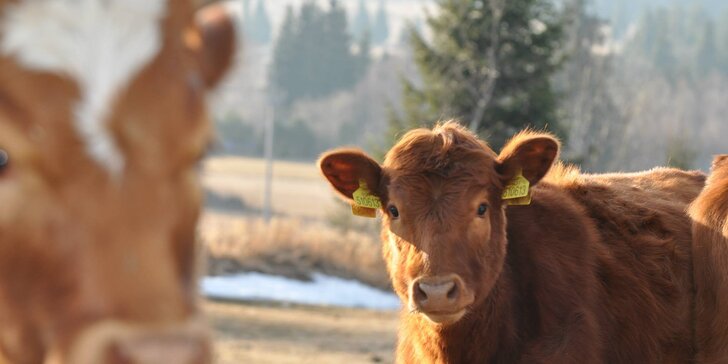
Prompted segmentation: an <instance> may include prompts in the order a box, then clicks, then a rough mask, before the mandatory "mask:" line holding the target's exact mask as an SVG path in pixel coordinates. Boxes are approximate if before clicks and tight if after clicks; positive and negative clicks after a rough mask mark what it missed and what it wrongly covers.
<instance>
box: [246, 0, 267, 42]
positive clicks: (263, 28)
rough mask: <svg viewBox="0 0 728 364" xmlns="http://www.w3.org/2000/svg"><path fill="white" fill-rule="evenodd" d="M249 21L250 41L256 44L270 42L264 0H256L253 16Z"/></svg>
mask: <svg viewBox="0 0 728 364" xmlns="http://www.w3.org/2000/svg"><path fill="white" fill-rule="evenodd" d="M250 21H251V26H250V28H249V31H250V39H251V40H253V41H254V42H256V43H258V44H268V43H269V42H270V41H271V24H270V17H269V16H268V10H267V9H266V7H265V0H258V6H257V7H256V8H255V15H254V16H253V17H252V19H250Z"/></svg>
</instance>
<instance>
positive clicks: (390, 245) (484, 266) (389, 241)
mask: <svg viewBox="0 0 728 364" xmlns="http://www.w3.org/2000/svg"><path fill="white" fill-rule="evenodd" d="M558 150H559V143H558V141H557V140H556V139H554V138H553V137H552V136H550V135H548V134H539V133H532V132H524V133H521V134H519V135H517V136H516V137H514V138H513V139H512V140H511V142H509V143H508V144H507V145H506V146H505V147H504V149H503V151H502V152H501V154H500V155H496V153H495V152H493V151H492V150H491V149H490V148H489V147H488V146H487V145H486V144H485V143H483V142H481V141H480V140H478V139H477V138H476V137H475V136H474V135H473V134H472V133H470V132H469V131H467V130H465V129H464V128H462V127H460V126H459V125H458V124H456V123H453V122H448V123H445V124H443V125H440V126H436V127H435V128H434V129H432V130H426V129H417V130H413V131H410V132H409V133H407V134H406V135H404V137H402V139H401V140H400V141H399V142H398V143H397V144H396V145H395V146H394V147H393V148H392V149H391V150H390V151H389V152H388V153H387V155H386V157H385V161H384V163H383V164H382V165H380V164H378V163H377V162H375V161H374V160H373V159H371V158H370V157H368V156H367V155H366V154H364V153H363V152H361V151H358V150H354V149H339V150H334V151H331V152H329V153H326V154H324V155H323V156H322V157H321V159H320V160H319V167H320V169H321V171H322V172H323V174H324V176H325V177H326V179H327V180H328V181H329V182H330V183H331V185H332V186H333V188H334V190H336V191H337V192H338V194H339V195H340V196H341V197H343V198H344V199H345V200H347V201H349V202H353V200H352V194H353V193H354V192H355V191H356V190H357V189H358V188H359V187H360V185H362V184H366V186H367V188H368V189H369V190H370V191H371V193H372V194H375V195H377V196H378V197H379V198H380V199H381V202H382V214H383V219H382V241H383V251H384V257H385V260H386V263H387V267H388V270H389V273H390V277H391V279H392V285H393V287H394V289H395V291H396V292H397V294H398V295H399V296H400V298H401V299H402V301H403V302H405V303H406V304H407V306H408V309H409V310H411V311H414V312H419V313H421V314H423V315H424V316H425V317H427V318H428V319H429V320H430V321H432V322H434V323H437V324H453V323H455V322H457V321H459V320H460V319H461V318H462V317H463V316H465V315H466V314H467V313H468V310H469V309H471V308H473V307H475V306H477V305H479V304H481V303H483V302H484V300H486V299H487V298H488V296H489V295H490V294H491V290H492V288H493V286H494V285H495V282H496V281H497V279H498V277H499V275H500V274H501V271H502V268H503V266H504V263H505V258H506V244H507V241H506V232H505V231H506V218H505V209H506V204H505V203H504V201H503V199H502V194H503V191H504V188H505V186H507V184H508V183H509V182H510V181H512V180H513V179H514V178H515V177H516V176H518V175H519V174H522V175H523V177H525V178H526V179H527V180H528V181H529V182H530V185H531V186H533V185H535V184H536V183H538V182H539V181H540V180H541V178H542V177H543V176H544V175H545V174H546V172H547V171H548V170H549V168H550V167H551V165H552V163H553V161H554V159H555V158H556V157H557V154H558ZM362 182H363V183H362Z"/></svg>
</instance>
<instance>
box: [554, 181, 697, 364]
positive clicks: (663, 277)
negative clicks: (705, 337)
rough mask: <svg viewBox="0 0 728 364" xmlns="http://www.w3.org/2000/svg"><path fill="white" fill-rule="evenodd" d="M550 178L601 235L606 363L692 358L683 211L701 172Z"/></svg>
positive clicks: (688, 250)
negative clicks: (608, 347)
mask: <svg viewBox="0 0 728 364" xmlns="http://www.w3.org/2000/svg"><path fill="white" fill-rule="evenodd" d="M549 179H550V182H551V183H554V184H557V185H560V186H561V187H563V188H564V189H565V190H566V191H568V192H569V193H570V194H571V195H572V196H573V198H574V199H576V200H577V201H578V202H579V203H580V204H582V205H583V206H584V208H585V209H586V211H587V214H589V217H590V218H591V219H592V220H593V221H594V224H595V225H596V227H597V230H598V233H599V235H600V237H601V242H600V247H599V256H598V259H597V260H598V263H597V264H598V268H597V269H598V270H599V272H598V276H599V278H600V280H601V283H602V284H603V287H604V304H605V307H606V310H607V312H606V315H604V316H603V317H601V320H602V325H603V328H604V329H605V331H604V333H605V335H606V336H607V337H605V339H606V340H607V343H608V345H609V344H612V345H610V346H611V350H608V352H609V355H610V358H609V360H608V362H620V363H622V362H642V363H658V362H659V363H671V362H688V361H690V358H691V356H692V355H693V353H694V348H693V345H692V341H693V340H692V335H693V333H692V290H693V284H692V253H691V244H692V243H691V242H692V237H691V222H690V219H689V218H688V216H687V215H686V213H685V212H686V209H687V207H688V205H689V203H690V202H691V201H692V200H693V199H695V197H696V196H697V195H698V194H699V193H700V190H701V189H702V188H703V186H704V184H705V176H704V175H703V174H702V173H700V172H685V171H680V170H676V169H667V168H660V169H655V170H651V171H647V172H641V173H625V174H604V175H581V174H578V173H577V172H575V171H558V170H557V174H556V175H552V176H550V178H549ZM647 333H649V335H647Z"/></svg>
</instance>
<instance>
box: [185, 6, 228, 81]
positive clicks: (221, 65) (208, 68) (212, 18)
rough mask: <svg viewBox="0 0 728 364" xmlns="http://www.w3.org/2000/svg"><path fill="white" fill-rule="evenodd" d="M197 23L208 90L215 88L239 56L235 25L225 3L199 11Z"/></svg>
mask: <svg viewBox="0 0 728 364" xmlns="http://www.w3.org/2000/svg"><path fill="white" fill-rule="evenodd" d="M195 24H196V26H197V29H198V31H199V37H200V43H201V44H200V45H199V48H200V49H199V51H200V52H199V55H200V66H201V67H202V76H203V78H204V81H205V85H206V86H207V88H208V89H212V88H214V87H215V86H216V85H217V84H218V82H219V81H220V80H221V79H222V77H223V76H224V75H225V73H226V72H227V70H228V68H230V65H231V64H232V61H233V58H234V55H235V43H236V41H235V24H234V23H233V19H232V16H231V15H230V13H229V12H228V10H227V8H226V7H225V6H224V5H223V4H211V5H207V6H204V7H202V8H201V9H199V10H197V13H196V15H195Z"/></svg>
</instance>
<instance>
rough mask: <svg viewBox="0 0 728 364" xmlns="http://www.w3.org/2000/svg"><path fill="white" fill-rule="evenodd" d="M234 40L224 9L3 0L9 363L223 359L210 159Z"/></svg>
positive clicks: (3, 250)
mask: <svg viewBox="0 0 728 364" xmlns="http://www.w3.org/2000/svg"><path fill="white" fill-rule="evenodd" d="M233 48H234V33H233V27H232V24H231V22H230V19H229V18H228V17H227V16H226V15H225V13H224V10H222V8H220V7H215V6H211V7H208V8H204V9H202V10H200V11H199V12H198V13H197V14H196V15H195V12H194V7H193V5H192V4H191V2H187V1H177V0H111V1H103V2H97V1H84V2H78V1H70V0H68V1H66V0H57V1H42V2H41V1H33V0H25V1H10V2H9V3H8V2H7V1H0V150H2V153H0V362H2V361H3V360H2V357H3V356H4V357H6V358H7V360H9V361H10V362H13V363H40V362H46V363H74V364H75V363H78V364H85V363H88V364H91V363H152V362H174V363H201V362H207V361H209V356H210V352H209V344H208V342H207V337H206V333H205V328H204V325H202V323H201V322H200V321H199V319H198V318H197V308H196V303H195V301H196V294H197V289H196V286H197V285H196V280H195V268H194V266H195V260H196V258H195V251H196V247H195V224H196V221H197V217H198V212H199V209H200V201H201V196H200V192H199V185H198V181H197V176H196V173H195V164H196V162H197V160H198V159H199V158H200V156H201V155H202V154H203V152H204V150H205V148H206V144H207V143H208V140H209V138H210V123H209V122H208V120H207V117H206V107H205V102H204V101H205V100H204V99H205V94H206V92H207V90H208V89H210V88H212V87H213V86H214V85H215V84H216V83H217V81H218V80H219V79H220V77H221V76H222V74H223V73H224V70H225V68H226V67H227V66H228V64H229V62H230V60H231V57H232V53H233ZM3 159H4V161H3Z"/></svg>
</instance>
